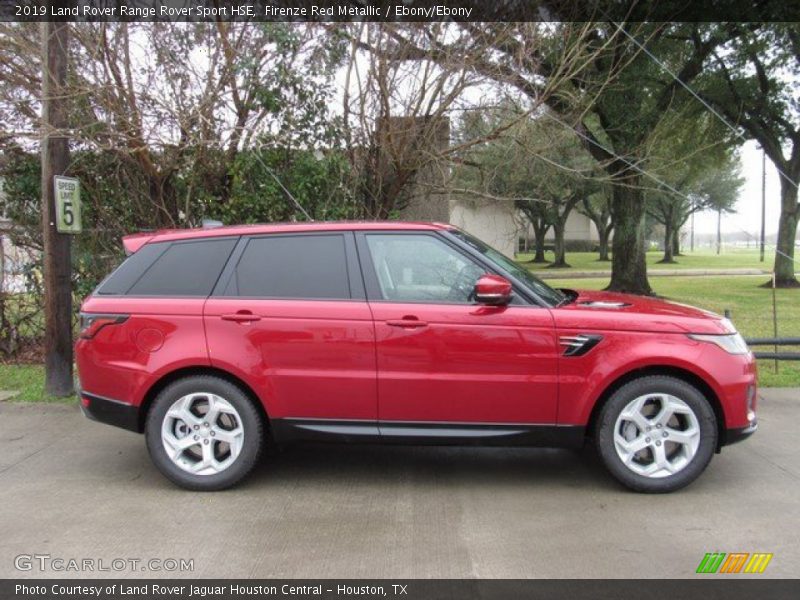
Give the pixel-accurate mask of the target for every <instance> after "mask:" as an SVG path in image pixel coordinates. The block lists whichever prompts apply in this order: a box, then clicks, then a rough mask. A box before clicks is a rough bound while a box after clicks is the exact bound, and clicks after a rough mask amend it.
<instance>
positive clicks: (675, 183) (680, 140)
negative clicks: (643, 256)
mask: <svg viewBox="0 0 800 600" xmlns="http://www.w3.org/2000/svg"><path fill="white" fill-rule="evenodd" d="M654 137H655V138H656V139H655V142H654V144H653V149H652V150H651V158H650V166H651V172H652V173H654V174H656V175H657V178H658V180H659V181H658V182H654V184H653V186H652V187H650V188H649V189H647V190H646V192H645V198H646V202H647V205H646V206H647V213H648V215H649V216H650V217H651V218H652V219H653V220H654V221H656V222H657V223H660V224H661V225H662V226H663V228H664V257H663V258H662V260H661V261H660V262H662V263H674V262H676V261H675V256H676V255H678V254H679V250H680V231H681V228H682V227H683V226H684V225H685V224H686V221H688V220H689V217H691V215H692V214H694V213H697V212H702V211H704V210H714V211H717V212H719V213H720V214H721V213H723V212H732V210H733V206H734V204H735V203H736V200H737V198H738V194H739V189H740V188H741V186H742V184H743V182H744V180H743V178H742V177H741V175H740V172H739V158H738V156H737V154H736V152H735V149H734V147H733V142H734V141H735V140H734V139H733V138H732V136H730V135H729V132H728V131H727V129H726V128H725V127H722V126H721V124H720V122H719V121H718V120H716V119H715V118H714V117H713V115H711V114H709V113H708V112H706V111H701V112H699V113H698V107H697V106H694V107H692V106H690V107H688V110H687V111H686V118H684V119H680V120H677V121H672V122H671V127H670V130H669V131H668V132H665V134H664V135H663V136H659V135H656V136H654ZM698 140H702V143H701V144H698Z"/></svg>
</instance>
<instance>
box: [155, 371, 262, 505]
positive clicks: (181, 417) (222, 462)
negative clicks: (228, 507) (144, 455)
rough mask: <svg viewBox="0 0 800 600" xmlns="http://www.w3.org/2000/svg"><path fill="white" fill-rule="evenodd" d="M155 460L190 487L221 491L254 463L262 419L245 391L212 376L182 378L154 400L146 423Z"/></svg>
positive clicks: (169, 477) (167, 473)
mask: <svg viewBox="0 0 800 600" xmlns="http://www.w3.org/2000/svg"><path fill="white" fill-rule="evenodd" d="M145 439H146V442H147V450H148V451H149V453H150V457H151V458H152V460H153V463H154V464H155V465H156V467H158V469H159V470H160V471H161V472H162V473H163V474H164V475H165V476H166V477H167V478H168V479H170V480H171V481H173V482H174V483H176V484H178V485H179V486H181V487H184V488H186V489H190V490H198V491H212V490H221V489H225V488H227V487H231V486H232V485H235V484H236V483H238V482H239V481H241V480H242V479H243V478H244V477H245V476H247V475H248V474H249V473H250V471H251V470H252V469H253V467H255V465H256V464H257V462H258V459H259V457H260V455H261V451H262V449H263V446H264V426H263V420H262V417H261V415H260V414H259V411H258V410H257V408H256V407H255V406H254V405H253V403H252V402H251V401H250V399H249V398H248V397H247V395H246V394H245V393H244V392H243V391H242V390H241V389H239V388H238V387H237V386H235V385H234V384H232V383H230V382H228V381H226V380H224V379H220V378H219V377H213V376H210V375H199V376H194V377H187V378H185V379H180V380H178V381H176V382H174V383H172V384H170V385H168V386H167V387H166V388H164V390H162V392H161V393H160V394H159V395H158V396H157V397H156V399H155V400H154V401H153V406H152V407H151V409H150V411H149V413H148V415H147V422H146V426H145Z"/></svg>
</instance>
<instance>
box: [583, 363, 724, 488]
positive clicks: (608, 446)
mask: <svg viewBox="0 0 800 600" xmlns="http://www.w3.org/2000/svg"><path fill="white" fill-rule="evenodd" d="M717 435H718V433H717V421H716V417H715V415H714V411H713V409H712V408H711V405H710V404H709V402H708V400H706V398H705V397H704V396H703V394H702V393H700V391H699V390H698V389H697V388H695V387H694V386H692V385H690V384H688V383H686V382H685V381H683V380H680V379H676V378H674V377H667V376H649V377H642V378H640V379H635V380H634V381H631V382H629V383H627V384H625V385H623V386H622V387H621V388H620V389H619V390H617V391H616V392H615V393H614V394H613V395H612V396H611V398H609V400H608V402H606V404H605V406H603V408H602V410H601V411H600V415H599V418H598V423H597V436H596V444H597V449H598V452H599V454H600V457H601V459H602V460H603V463H604V464H605V466H606V468H607V469H608V470H609V472H610V473H611V474H612V475H613V476H614V477H615V478H616V479H617V480H619V481H620V482H621V483H623V484H624V485H626V486H627V487H629V488H631V489H633V490H636V491H638V492H655V493H658V492H671V491H674V490H677V489H680V488H682V487H684V486H686V485H688V484H690V483H691V482H692V481H694V480H695V479H697V477H698V476H699V475H700V474H701V473H702V472H703V470H704V469H705V468H706V467H707V466H708V463H709V462H710V461H711V457H712V455H713V454H714V449H715V448H716V446H717Z"/></svg>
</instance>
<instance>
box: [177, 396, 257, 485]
mask: <svg viewBox="0 0 800 600" xmlns="http://www.w3.org/2000/svg"><path fill="white" fill-rule="evenodd" d="M161 442H162V443H163V445H164V450H165V451H166V453H167V456H169V458H170V459H171V460H172V462H173V463H175V464H176V465H177V466H178V467H180V468H181V469H183V470H184V471H186V472H187V473H192V474H193V475H215V474H217V473H221V472H222V471H224V470H225V469H227V468H228V467H230V466H231V465H232V464H233V463H234V462H235V461H236V458H237V457H238V456H239V453H240V452H241V451H242V444H243V442H244V428H243V427H242V419H241V417H240V416H239V413H238V412H237V411H236V409H235V408H234V407H233V405H231V403H230V402H228V401H227V400H225V399H224V398H222V397H220V396H217V395H216V394H210V393H205V392H196V393H193V394H188V395H186V396H183V397H182V398H180V399H178V400H176V401H175V402H174V403H173V404H172V406H171V407H170V408H169V410H168V411H167V414H166V415H164V421H163V423H162V424H161Z"/></svg>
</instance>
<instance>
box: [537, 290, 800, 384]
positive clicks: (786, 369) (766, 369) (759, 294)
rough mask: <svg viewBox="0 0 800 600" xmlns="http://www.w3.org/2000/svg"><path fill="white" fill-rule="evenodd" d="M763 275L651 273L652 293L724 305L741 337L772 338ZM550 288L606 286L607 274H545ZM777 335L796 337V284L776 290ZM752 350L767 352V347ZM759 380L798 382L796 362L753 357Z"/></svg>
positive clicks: (799, 298) (799, 314)
mask: <svg viewBox="0 0 800 600" xmlns="http://www.w3.org/2000/svg"><path fill="white" fill-rule="evenodd" d="M764 281H765V279H764V276H763V275H753V276H728V277H653V278H652V279H651V280H650V285H651V286H652V287H653V289H654V290H655V292H656V293H657V294H658V295H660V296H664V297H665V298H668V299H670V300H675V301H677V302H683V303H686V304H692V305H694V306H699V307H701V308H705V309H708V310H713V311H714V312H717V313H719V314H722V313H723V311H724V310H725V309H726V308H727V309H729V310H730V311H731V318H732V320H733V322H734V324H735V325H736V327H737V328H738V329H739V331H740V332H741V333H742V335H743V336H744V337H746V338H748V337H774V333H773V329H772V290H771V289H766V288H762V287H760V285H761V284H762V283H764ZM547 283H548V284H549V285H551V286H553V287H565V288H582V289H590V290H599V289H602V288H604V287H606V286H607V285H608V278H605V277H604V278H597V279H595V278H591V279H548V280H547ZM776 306H777V314H778V336H779V337H800V289H790V290H776ZM757 350H761V351H762V352H770V351H771V350H772V348H771V347H764V346H760V347H759V348H757ZM781 350H782V351H786V352H790V351H791V352H798V351H800V348H792V347H783V348H780V347H779V351H781ZM758 379H759V384H760V385H762V386H764V387H798V386H800V362H799V361H778V372H777V373H776V372H775V367H774V361H771V360H760V361H759V362H758Z"/></svg>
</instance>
